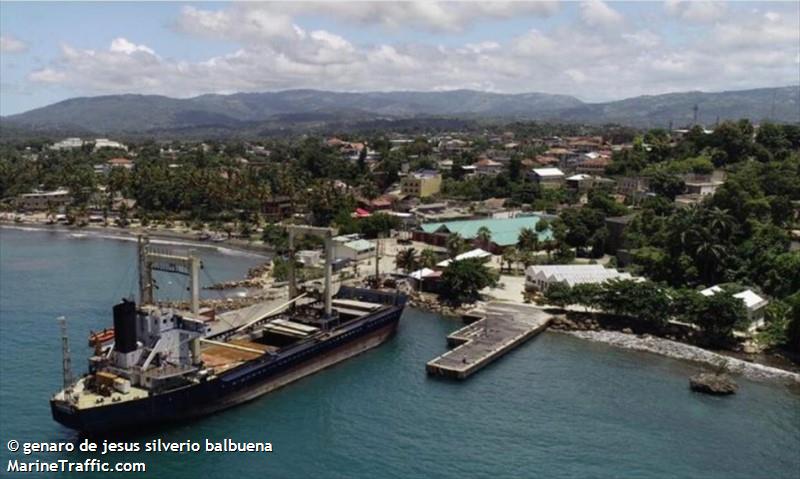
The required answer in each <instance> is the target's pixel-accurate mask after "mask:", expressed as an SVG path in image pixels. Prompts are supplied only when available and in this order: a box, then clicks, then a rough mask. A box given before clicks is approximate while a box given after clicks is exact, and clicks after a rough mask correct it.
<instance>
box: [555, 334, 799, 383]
mask: <svg viewBox="0 0 800 479" xmlns="http://www.w3.org/2000/svg"><path fill="white" fill-rule="evenodd" d="M551 329H554V328H552V326H551ZM555 330H556V331H558V329H555ZM561 332H563V333H564V334H570V335H572V336H576V337H579V338H582V339H588V340H590V341H597V342H602V343H606V344H610V345H613V346H617V347H621V348H626V349H631V350H635V351H646V352H650V353H655V354H660V355H662V356H668V357H671V358H675V359H683V360H687V361H693V362H696V363H700V364H707V365H711V366H717V365H719V364H720V363H724V364H725V365H726V369H727V371H728V372H729V373H732V374H741V375H742V376H745V377H747V378H750V379H755V380H765V379H777V380H781V381H787V382H790V383H795V384H800V374H798V373H794V372H791V371H786V370H784V369H779V368H774V367H770V366H765V365H763V364H757V363H751V362H748V361H744V360H741V359H737V358H732V357H730V356H725V355H722V354H718V353H715V352H712V351H708V350H705V349H702V348H699V347H697V346H692V345H689V344H684V343H679V342H677V341H672V340H669V339H664V338H659V337H656V336H651V335H647V334H645V335H641V336H636V335H634V334H627V333H623V332H618V331H563V330H562V331H561Z"/></svg>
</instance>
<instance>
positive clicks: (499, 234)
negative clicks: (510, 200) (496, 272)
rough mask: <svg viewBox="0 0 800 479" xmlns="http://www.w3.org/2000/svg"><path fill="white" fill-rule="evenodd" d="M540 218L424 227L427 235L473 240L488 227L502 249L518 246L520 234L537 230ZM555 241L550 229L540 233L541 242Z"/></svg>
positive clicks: (428, 224) (493, 239) (532, 217)
mask: <svg viewBox="0 0 800 479" xmlns="http://www.w3.org/2000/svg"><path fill="white" fill-rule="evenodd" d="M540 219H541V218H539V217H538V216H518V217H516V218H483V219H479V220H461V221H446V222H443V223H427V224H423V225H422V230H423V231H425V232H426V233H443V234H450V233H458V234H459V235H460V236H461V237H462V238H464V239H468V240H473V239H475V237H476V236H477V235H478V230H479V229H481V228H482V227H486V228H488V229H489V231H490V232H491V233H492V243H494V244H496V245H497V246H500V247H505V246H513V245H515V244H517V239H518V238H519V232H520V231H521V230H522V229H523V228H531V229H532V230H534V231H535V230H536V223H538V222H539V221H540ZM549 239H553V233H552V231H550V229H547V230H545V231H542V232H540V233H539V241H545V240H549Z"/></svg>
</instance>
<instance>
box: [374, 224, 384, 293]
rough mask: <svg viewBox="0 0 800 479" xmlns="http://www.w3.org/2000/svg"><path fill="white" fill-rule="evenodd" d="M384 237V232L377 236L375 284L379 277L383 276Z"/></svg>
mask: <svg viewBox="0 0 800 479" xmlns="http://www.w3.org/2000/svg"><path fill="white" fill-rule="evenodd" d="M382 239H383V233H378V237H377V238H375V284H376V285H377V284H378V278H380V277H381V240H382Z"/></svg>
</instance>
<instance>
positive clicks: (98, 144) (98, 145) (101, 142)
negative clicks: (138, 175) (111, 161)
mask: <svg viewBox="0 0 800 479" xmlns="http://www.w3.org/2000/svg"><path fill="white" fill-rule="evenodd" d="M103 148H117V149H120V150H125V151H128V147H127V146H125V145H123V144H122V143H120V142H118V141H113V140H109V139H108V138H97V139H95V140H94V151H97V150H100V149H103Z"/></svg>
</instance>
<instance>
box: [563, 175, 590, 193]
mask: <svg viewBox="0 0 800 479" xmlns="http://www.w3.org/2000/svg"><path fill="white" fill-rule="evenodd" d="M566 184H567V187H568V188H572V189H573V190H575V191H588V190H590V189H592V186H594V176H592V175H588V174H586V173H580V174H577V175H572V176H570V177H569V178H567V179H566Z"/></svg>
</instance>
